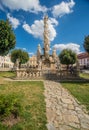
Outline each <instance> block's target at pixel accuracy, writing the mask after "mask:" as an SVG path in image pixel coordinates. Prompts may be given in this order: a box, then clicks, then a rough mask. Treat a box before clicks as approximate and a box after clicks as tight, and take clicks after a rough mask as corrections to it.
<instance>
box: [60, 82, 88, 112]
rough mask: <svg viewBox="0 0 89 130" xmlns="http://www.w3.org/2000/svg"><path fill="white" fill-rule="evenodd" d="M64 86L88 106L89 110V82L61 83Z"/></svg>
mask: <svg viewBox="0 0 89 130" xmlns="http://www.w3.org/2000/svg"><path fill="white" fill-rule="evenodd" d="M61 84H62V86H63V87H64V88H67V89H68V90H69V91H70V92H71V94H72V95H73V96H74V97H75V98H77V100H78V101H79V102H80V103H81V104H83V105H85V106H86V108H87V110H88V111H89V83H79V82H72V83H67V82H66V83H61Z"/></svg>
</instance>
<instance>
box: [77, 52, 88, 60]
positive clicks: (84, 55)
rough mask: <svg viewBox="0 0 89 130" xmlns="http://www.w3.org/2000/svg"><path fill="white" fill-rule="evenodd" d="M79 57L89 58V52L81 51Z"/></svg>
mask: <svg viewBox="0 0 89 130" xmlns="http://www.w3.org/2000/svg"><path fill="white" fill-rule="evenodd" d="M77 57H78V59H83V58H89V54H88V53H87V52H84V53H80V54H78V55H77Z"/></svg>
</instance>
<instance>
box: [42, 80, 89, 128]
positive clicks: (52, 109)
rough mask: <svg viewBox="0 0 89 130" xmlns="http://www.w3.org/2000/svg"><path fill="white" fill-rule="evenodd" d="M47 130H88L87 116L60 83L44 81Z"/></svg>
mask: <svg viewBox="0 0 89 130" xmlns="http://www.w3.org/2000/svg"><path fill="white" fill-rule="evenodd" d="M44 86H45V97H46V99H45V101H46V114H47V121H48V124H47V128H48V130H89V115H88V114H87V113H85V112H84V110H83V109H82V107H81V106H80V105H79V104H78V102H77V101H76V100H75V99H74V97H73V96H72V95H71V94H70V93H69V92H68V91H67V90H66V89H64V88H63V87H62V86H61V85H60V83H58V82H54V81H47V80H45V81H44Z"/></svg>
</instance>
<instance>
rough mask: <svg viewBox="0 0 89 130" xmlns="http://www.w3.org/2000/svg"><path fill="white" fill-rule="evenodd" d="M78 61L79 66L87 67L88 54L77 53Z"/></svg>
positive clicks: (88, 63)
mask: <svg viewBox="0 0 89 130" xmlns="http://www.w3.org/2000/svg"><path fill="white" fill-rule="evenodd" d="M77 57H78V61H79V65H80V68H82V69H87V68H89V54H88V53H86V52H85V53H80V54H78V56H77Z"/></svg>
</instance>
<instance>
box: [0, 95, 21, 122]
mask: <svg viewBox="0 0 89 130" xmlns="http://www.w3.org/2000/svg"><path fill="white" fill-rule="evenodd" d="M21 99H22V98H21V95H18V94H15V93H13V94H8V95H0V121H2V120H4V119H5V118H6V117H8V116H10V115H11V114H13V116H14V118H17V116H19V115H20V114H21V112H22V111H23V107H22V101H21Z"/></svg>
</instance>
